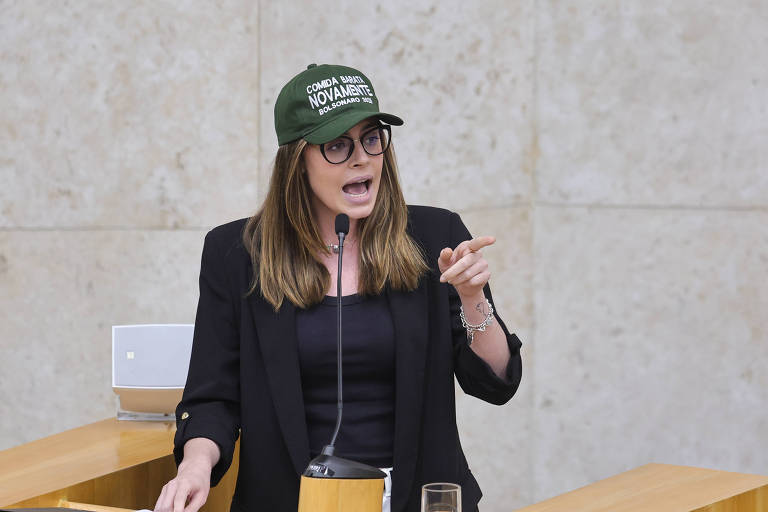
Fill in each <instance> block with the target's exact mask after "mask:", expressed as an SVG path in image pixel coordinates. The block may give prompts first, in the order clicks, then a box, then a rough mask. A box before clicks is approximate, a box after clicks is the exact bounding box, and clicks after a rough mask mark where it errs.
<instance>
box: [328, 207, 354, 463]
mask: <svg viewBox="0 0 768 512" xmlns="http://www.w3.org/2000/svg"><path fill="white" fill-rule="evenodd" d="M335 227H336V235H337V236H338V237H339V263H338V265H339V266H338V271H337V272H336V311H337V318H336V385H337V391H336V403H337V405H336V408H337V412H336V428H334V429H333V436H331V442H330V443H329V444H328V445H326V446H325V447H323V451H322V454H323V455H333V451H334V449H335V446H336V437H338V435H339V429H340V428H341V416H342V410H343V409H344V399H343V393H342V389H341V385H342V380H343V379H342V375H341V309H342V308H341V257H342V255H343V254H344V238H345V237H346V236H347V233H349V216H348V215H347V214H346V213H340V214H338V215H337V216H336V221H335Z"/></svg>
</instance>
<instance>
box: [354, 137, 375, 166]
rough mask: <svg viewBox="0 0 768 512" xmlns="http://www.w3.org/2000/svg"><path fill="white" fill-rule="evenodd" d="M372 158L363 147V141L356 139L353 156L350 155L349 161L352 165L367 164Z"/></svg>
mask: <svg viewBox="0 0 768 512" xmlns="http://www.w3.org/2000/svg"><path fill="white" fill-rule="evenodd" d="M370 159H371V155H369V154H368V153H367V152H366V151H365V149H363V141H361V140H360V139H355V140H354V141H353V142H352V156H351V157H349V162H350V164H351V165H352V166H360V165H365V164H366V163H367V162H368V161H369V160H370Z"/></svg>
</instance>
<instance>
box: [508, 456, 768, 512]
mask: <svg viewBox="0 0 768 512" xmlns="http://www.w3.org/2000/svg"><path fill="white" fill-rule="evenodd" d="M563 511H574V512H576V511H578V512H766V511H768V476H759V475H747V474H743V473H730V472H727V471H715V470H711V469H701V468H692V467H687V466H671V465H668V464H646V465H645V466H640V467H639V468H635V469H633V470H631V471H627V472H625V473H621V474H619V475H616V476H612V477H610V478H606V479H605V480H600V481H599V482H596V483H594V484H591V485H588V486H586V487H582V488H581V489H576V490H575V491H572V492H569V493H566V494H562V495H560V496H557V497H556V498H552V499H550V500H546V501H542V502H541V503H537V504H535V505H531V506H529V507H525V508H521V509H519V510H518V511H517V512H563Z"/></svg>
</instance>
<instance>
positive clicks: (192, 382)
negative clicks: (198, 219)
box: [173, 230, 240, 486]
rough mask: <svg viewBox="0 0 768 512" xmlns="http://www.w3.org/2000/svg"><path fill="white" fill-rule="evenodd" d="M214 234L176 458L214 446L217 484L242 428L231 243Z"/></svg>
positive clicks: (206, 253) (203, 274) (208, 242)
mask: <svg viewBox="0 0 768 512" xmlns="http://www.w3.org/2000/svg"><path fill="white" fill-rule="evenodd" d="M216 238H217V237H216V236H215V230H214V231H211V232H209V233H208V235H206V237H205V243H204V245H203V255H202V261H201V264H200V300H199V302H198V306H197V316H196V318H195V329H194V338H193V342H192V355H191V358H190V362H189V372H188V374H187V383H186V386H185V387H184V394H183V397H182V400H181V402H180V403H179V405H178V407H177V408H176V427H177V430H176V436H175V438H174V451H173V453H174V456H175V459H176V464H177V465H178V464H179V463H180V462H181V460H182V458H183V456H184V444H185V443H186V442H187V441H188V440H190V439H192V438H195V437H205V438H208V439H210V440H212V441H213V442H215V443H216V444H217V445H218V447H219V450H220V452H221V457H220V458H219V461H218V462H217V463H216V465H215V466H214V467H213V471H212V473H211V485H212V486H213V485H216V484H217V483H218V482H219V480H221V478H222V477H223V476H224V474H225V473H226V471H227V469H228V468H229V466H230V464H231V463H232V456H233V452H234V448H235V442H236V441H237V437H238V435H239V429H240V391H239V389H240V382H239V375H240V374H239V368H240V346H239V333H238V322H237V320H236V314H235V302H234V300H235V299H236V298H235V297H233V295H234V294H233V292H232V288H231V287H229V286H228V280H227V277H226V272H225V270H226V263H227V261H226V255H227V249H228V245H229V244H227V243H226V241H222V240H218V241H217V240H216Z"/></svg>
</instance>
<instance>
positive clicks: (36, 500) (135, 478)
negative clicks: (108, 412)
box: [0, 418, 238, 512]
mask: <svg viewBox="0 0 768 512" xmlns="http://www.w3.org/2000/svg"><path fill="white" fill-rule="evenodd" d="M175 431H176V427H175V425H173V424H172V423H170V422H168V423H166V422H141V421H117V419H115V418H111V419H107V420H103V421H99V422H96V423H92V424H90V425H85V426H83V427H79V428H76V429H73V430H68V431H66V432H62V433H61V434H56V435H53V436H50V437H46V438H44V439H40V440H38V441H32V442H31V443H27V444H24V445H21V446H17V447H14V448H10V449H8V450H4V451H0V508H15V507H18V508H32V507H56V506H58V505H59V503H60V502H61V501H62V500H64V501H70V502H81V503H91V504H96V505H108V506H112V507H120V508H126V509H133V510H137V509H142V508H147V509H150V510H151V509H152V508H153V507H154V506H155V501H157V497H158V496H160V490H161V489H162V487H163V485H165V483H166V482H167V481H168V480H170V479H171V478H173V477H174V476H176V464H175V463H174V461H173V455H172V450H173V435H174V433H175ZM237 465H238V457H237V453H236V454H235V458H234V460H233V462H232V467H231V468H230V470H229V471H228V472H227V474H226V476H225V477H224V478H223V479H222V481H221V482H220V483H219V485H217V486H216V487H214V488H213V489H211V493H210V495H209V497H208V502H207V503H206V505H205V506H204V507H203V508H202V510H204V511H210V512H221V511H226V510H229V503H230V501H231V499H232V494H233V493H234V489H235V480H236V476H237Z"/></svg>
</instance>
